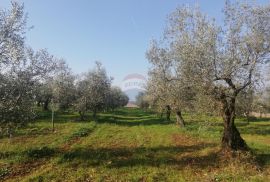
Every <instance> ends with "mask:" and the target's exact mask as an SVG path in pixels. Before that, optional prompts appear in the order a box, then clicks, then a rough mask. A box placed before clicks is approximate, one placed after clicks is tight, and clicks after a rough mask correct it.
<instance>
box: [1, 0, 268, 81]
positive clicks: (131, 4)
mask: <svg viewBox="0 0 270 182" xmlns="http://www.w3.org/2000/svg"><path fill="white" fill-rule="evenodd" d="M9 2H10V1H9V0H0V8H3V7H4V8H7V7H8V6H9V4H10V3H9ZM19 2H24V5H25V9H26V12H28V15H29V19H28V25H29V26H32V25H33V26H34V29H32V30H30V31H29V32H28V33H27V43H28V44H29V45H30V46H31V47H33V48H34V49H41V48H47V49H48V50H49V52H50V53H52V54H54V55H56V56H57V57H63V58H65V59H66V61H67V62H68V64H69V65H70V67H71V68H72V70H73V71H74V72H75V73H81V72H84V71H87V70H89V69H91V68H92V67H93V65H94V62H95V61H97V60H98V61H101V62H102V63H103V65H104V66H105V67H106V69H107V71H108V74H109V75H110V76H112V77H114V78H115V81H114V84H117V85H118V84H120V83H121V80H122V79H123V78H124V77H125V76H126V75H127V74H129V73H140V74H143V75H147V70H148V67H149V65H148V62H147V60H146V58H145V52H146V50H147V48H148V46H149V42H150V40H151V39H158V38H159V37H160V36H161V35H162V32H163V30H164V28H165V24H166V16H167V15H168V14H170V13H171V12H172V11H173V10H174V9H175V8H176V7H177V6H179V5H183V4H185V5H188V4H189V5H191V6H193V5H194V4H199V5H200V7H201V8H202V10H203V11H204V12H206V13H207V14H209V16H210V17H214V18H216V19H217V20H218V21H221V20H222V7H223V5H224V1H222V0H19ZM257 2H259V3H267V2H270V1H269V0H259V1H257Z"/></svg>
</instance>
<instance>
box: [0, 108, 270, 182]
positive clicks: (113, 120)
mask: <svg viewBox="0 0 270 182" xmlns="http://www.w3.org/2000/svg"><path fill="white" fill-rule="evenodd" d="M76 117H78V116H77V115H75V114H57V116H56V131H55V132H54V133H53V132H52V131H51V123H50V118H49V115H46V114H44V116H42V117H41V118H40V119H39V120H38V121H37V122H35V123H33V124H31V125H29V126H28V127H27V128H24V129H21V130H18V131H17V134H16V135H15V136H14V137H13V138H11V139H9V138H2V139H0V180H3V181H40V182H41V181H243V182H244V181H270V119H258V120H256V121H253V122H250V123H247V122H246V121H245V120H242V119H238V120H237V125H238V128H239V129H240V131H241V133H242V136H243V137H244V139H245V140H246V141H247V143H248V145H249V146H250V148H251V150H252V153H253V155H254V156H255V158H256V161H257V162H254V161H253V160H251V161H248V160H249V159H250V157H249V156H244V155H243V154H239V156H238V157H237V160H234V159H232V158H229V157H224V156H222V155H221V153H219V150H220V146H219V143H220V136H221V131H222V122H221V119H220V118H214V117H208V116H202V115H200V116H198V115H184V118H185V119H186V121H187V126H186V128H185V129H181V128H179V127H177V126H176V125H175V124H174V123H173V122H171V123H170V122H165V121H164V120H162V119H159V118H158V117H156V115H155V114H153V113H150V112H144V111H141V110H138V109H121V110H119V111H116V112H114V113H106V114H101V115H100V116H99V119H98V121H97V122H94V121H87V122H78V121H76ZM89 120H90V119H89Z"/></svg>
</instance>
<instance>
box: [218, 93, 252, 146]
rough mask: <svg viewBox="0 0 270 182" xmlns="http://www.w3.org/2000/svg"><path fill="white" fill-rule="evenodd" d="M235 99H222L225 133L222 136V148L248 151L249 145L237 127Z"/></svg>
mask: <svg viewBox="0 0 270 182" xmlns="http://www.w3.org/2000/svg"><path fill="white" fill-rule="evenodd" d="M235 99H236V98H230V99H228V98H227V99H226V98H224V99H222V117H223V122H224V131H223V136H222V148H223V149H229V150H247V149H248V147H247V144H246V142H245V141H244V140H243V138H242V137H241V135H240V133H239V131H238V129H237V128H236V126H235V123H234V120H235Z"/></svg>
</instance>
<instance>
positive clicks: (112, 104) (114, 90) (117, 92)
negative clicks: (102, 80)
mask: <svg viewBox="0 0 270 182" xmlns="http://www.w3.org/2000/svg"><path fill="white" fill-rule="evenodd" d="M128 101H129V98H128V96H127V95H126V94H125V93H124V92H123V91H122V90H121V89H120V88H119V87H111V88H110V91H109V93H108V94H107V97H106V102H105V108H106V110H107V111H109V110H112V111H114V110H115V109H116V108H120V107H124V106H126V105H127V104H128Z"/></svg>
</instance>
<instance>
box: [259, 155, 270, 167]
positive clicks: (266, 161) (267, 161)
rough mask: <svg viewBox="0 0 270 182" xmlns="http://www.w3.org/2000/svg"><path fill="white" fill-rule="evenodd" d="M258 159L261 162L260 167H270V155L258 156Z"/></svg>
mask: <svg viewBox="0 0 270 182" xmlns="http://www.w3.org/2000/svg"><path fill="white" fill-rule="evenodd" d="M256 159H257V161H258V162H259V164H260V166H262V167H266V166H268V165H270V153H268V154H257V155H256Z"/></svg>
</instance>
